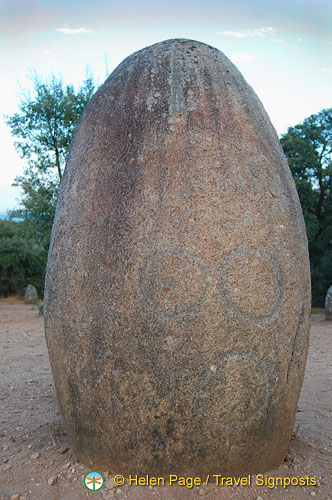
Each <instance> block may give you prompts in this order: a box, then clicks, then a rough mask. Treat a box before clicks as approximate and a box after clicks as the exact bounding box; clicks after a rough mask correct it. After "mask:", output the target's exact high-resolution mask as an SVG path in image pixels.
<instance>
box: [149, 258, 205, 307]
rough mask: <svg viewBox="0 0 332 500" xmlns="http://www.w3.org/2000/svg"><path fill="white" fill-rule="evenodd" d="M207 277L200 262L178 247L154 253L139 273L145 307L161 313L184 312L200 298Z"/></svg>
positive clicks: (195, 305) (203, 295) (199, 300)
mask: <svg viewBox="0 0 332 500" xmlns="http://www.w3.org/2000/svg"><path fill="white" fill-rule="evenodd" d="M207 287H208V276H207V271H206V267H205V264H204V263H203V261H202V260H201V259H200V258H199V257H197V256H195V255H191V254H187V253H185V252H183V251H181V250H177V249H174V250H173V249H172V250H163V251H160V252H157V253H156V254H154V255H153V256H152V257H151V258H150V259H149V260H148V261H147V263H146V265H145V267H144V268H143V269H142V271H141V275H140V288H141V292H142V295H143V297H144V300H145V303H146V304H147V306H148V307H149V308H151V309H153V310H155V311H158V312H159V313H161V314H162V315H166V316H168V315H172V316H174V315H185V314H187V313H190V312H191V311H193V310H194V309H195V308H196V307H197V305H198V304H199V303H200V302H201V301H202V300H203V298H204V297H205V295H206V292H207Z"/></svg>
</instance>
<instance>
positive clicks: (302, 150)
mask: <svg viewBox="0 0 332 500" xmlns="http://www.w3.org/2000/svg"><path fill="white" fill-rule="evenodd" d="M281 144H282V147H283V149H284V153H285V155H286V157H287V160H288V163H289V166H290V169H291V171H292V174H293V177H294V179H295V183H296V187H297V191H298V194H299V198H300V201H301V205H302V210H303V215H304V220H305V224H306V229H307V235H308V241H309V253H310V265H311V280H312V303H313V305H314V306H323V304H324V298H325V294H326V291H327V289H328V288H329V286H331V284H332V108H330V109H323V110H322V111H320V112H319V113H317V114H316V115H311V116H309V117H308V118H306V119H305V120H304V121H303V123H301V124H299V125H296V126H295V127H289V128H288V131H287V133H286V134H284V135H283V136H282V137H281Z"/></svg>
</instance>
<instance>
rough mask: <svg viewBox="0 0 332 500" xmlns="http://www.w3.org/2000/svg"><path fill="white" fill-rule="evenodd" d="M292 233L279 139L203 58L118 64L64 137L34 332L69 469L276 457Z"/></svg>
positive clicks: (239, 82) (294, 248) (292, 342)
mask: <svg viewBox="0 0 332 500" xmlns="http://www.w3.org/2000/svg"><path fill="white" fill-rule="evenodd" d="M309 309H310V277H309V262H308V249H307V239H306V233H305V226H304V222H303V216H302V212H301V207H300V203H299V199H298V196H297V192H296V188H295V184H294V182H293V179H292V176H291V173H290V170H289V168H288V165H287V162H286V159H285V158H284V155H283V152H282V149H281V146H280V143H279V140H278V137H277V134H276V132H275V130H274V129H273V127H272V125H271V123H270V120H269V118H268V116H267V114H266V112H265V110H264V108H263V106H262V104H261V103H260V101H259V100H258V98H257V96H256V95H255V93H254V92H253V90H252V89H251V87H250V86H249V85H248V84H247V83H246V82H245V80H244V79H243V77H242V76H241V74H240V73H239V71H238V70H237V68H236V67H235V66H234V65H233V64H232V63H231V62H230V61H229V60H228V59H227V57H225V56H224V55H223V54H222V53H221V52H220V51H219V50H217V49H215V48H213V47H210V46H209V45H205V44H203V43H200V42H196V41H192V40H186V39H176V40H167V41H164V42H161V43H157V44H156V45H152V46H151V47H147V48H145V49H143V50H140V51H139V52H136V53H134V54H132V55H131V56H129V57H128V58H127V59H125V60H124V61H123V62H122V63H121V64H120V65H119V66H118V67H117V68H116V69H115V70H114V72H113V73H112V74H111V75H110V77H109V78H108V79H107V80H106V82H105V83H104V84H103V85H102V86H101V87H100V88H99V90H98V91H97V92H96V94H95V95H94V96H93V98H92V99H91V101H90V103H89V104H88V106H87V108H86V110H85V112H84V114H83V117H82V119H81V121H80V123H79V126H78V128H77V130H76V133H75V136H74V139H73V142H72V145H71V149H70V153H69V157H68V162H67V166H66V170H65V173H64V177H63V181H62V185H61V190H60V196H59V202H58V206H57V212H56V218H55V223H54V228H53V234H52V241H51V248H50V253H49V260H48V269H47V279H46V297H45V327H46V338H47V344H48V349H49V355H50V360H51V365H52V371H53V376H54V380H55V385H56V391H57V396H58V400H59V403H60V408H61V413H62V417H63V422H64V425H65V427H66V429H67V432H68V436H69V439H70V441H71V444H72V446H73V448H74V449H75V451H76V452H77V454H78V457H79V459H80V460H81V461H82V462H83V463H85V464H86V465H89V466H90V468H94V469H97V470H105V469H108V470H111V471H112V472H114V473H115V472H116V473H123V474H136V473H138V474H150V475H151V474H159V475H160V474H168V473H174V474H204V473H210V474H223V475H225V474H234V475H241V474H246V473H253V472H258V471H260V472H262V471H265V470H268V469H270V468H272V467H274V466H276V465H278V464H280V463H281V462H282V461H283V458H284V455H285V452H286V450H287V447H288V443H289V438H290V435H291V432H292V428H293V424H294V417H295V412H296V406H297V401H298V397H299V393H300V390H301V385H302V381H303V375H304V369H305V362H306V356H307V347H308V331H309V324H308V315H309Z"/></svg>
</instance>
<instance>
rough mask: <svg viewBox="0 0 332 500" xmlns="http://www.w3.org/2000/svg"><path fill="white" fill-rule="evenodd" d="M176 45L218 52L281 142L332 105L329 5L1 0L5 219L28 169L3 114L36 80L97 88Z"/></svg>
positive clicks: (308, 1)
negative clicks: (165, 45) (142, 57)
mask: <svg viewBox="0 0 332 500" xmlns="http://www.w3.org/2000/svg"><path fill="white" fill-rule="evenodd" d="M169 38H189V39H193V40H198V41H201V42H204V43H208V44H209V45H212V46H214V47H216V48H217V49H219V50H221V51H222V52H223V53H224V54H225V55H226V56H227V57H229V58H230V59H231V61H232V62H233V63H235V64H236V65H237V67H238V68H239V70H240V71H241V73H242V74H243V76H244V77H245V79H246V80H247V82H248V83H249V84H250V85H251V86H252V87H253V89H254V90H255V92H256V94H257V95H258V97H259V98H260V99H261V101H262V103H263V105H264V107H265V109H266V111H267V112H268V114H269V116H270V119H271V121H272V123H273V125H274V127H275V128H276V130H277V132H278V134H282V133H285V132H286V131H287V128H288V127H289V126H292V125H296V124H297V123H300V122H301V121H303V120H304V118H306V117H307V116H310V115H311V114H314V113H317V112H318V111H320V110H321V109H324V108H330V107H331V106H332V99H331V89H332V1H331V0H278V1H276V0H251V1H247V0H227V1H226V0H204V1H202V0H200V1H198V0H190V1H189V0H184V1H181V0H168V1H165V0H163V1H159V0H153V1H152V0H151V1H149V0H140V1H137V0H136V1H134V0H122V1H117V2H115V1H113V0H94V1H91V0H56V1H55V0H0V57H1V65H2V71H1V76H0V109H1V114H0V145H1V152H2V162H1V164H0V213H1V212H5V211H6V210H7V209H13V208H16V207H17V206H18V205H19V201H18V199H19V197H20V190H19V189H18V188H14V187H12V186H11V184H12V183H13V180H14V178H15V177H16V176H17V175H20V174H22V171H23V167H24V160H22V159H21V158H20V157H19V155H18V153H17V152H16V151H15V148H14V145H13V143H14V138H13V137H12V136H11V134H10V129H9V127H8V126H7V125H6V124H5V122H4V118H3V116H4V115H9V116H10V115H12V114H14V113H15V112H16V111H18V104H19V95H20V92H21V90H22V89H25V88H29V87H30V86H31V82H30V80H29V78H28V73H29V71H33V70H36V71H37V72H38V73H39V74H40V75H42V76H44V77H46V76H47V75H49V74H51V73H55V74H58V75H59V74H60V75H61V76H62V77H63V79H64V81H65V83H73V84H75V85H78V84H79V83H80V82H82V81H83V79H84V76H85V73H86V68H87V67H89V69H90V71H91V72H92V73H93V75H94V76H95V78H96V79H97V80H98V82H99V84H102V83H103V81H104V80H105V78H106V76H108V74H109V73H110V72H111V71H113V69H114V68H115V67H116V66H117V65H118V64H119V63H120V62H121V61H122V60H123V59H124V58H125V57H127V56H128V55H129V54H131V53H132V52H135V51H137V50H140V49H142V48H144V47H146V46H147V45H152V44H153V43H157V42H160V41H162V40H166V39H169Z"/></svg>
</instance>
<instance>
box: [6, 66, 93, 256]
mask: <svg viewBox="0 0 332 500" xmlns="http://www.w3.org/2000/svg"><path fill="white" fill-rule="evenodd" d="M30 78H31V80H32V83H33V91H32V92H29V91H23V92H22V93H21V96H20V104H19V112H18V113H15V114H14V115H13V116H10V117H8V116H7V117H5V119H6V123H7V124H8V125H9V127H10V128H11V133H12V135H13V136H14V137H16V138H17V141H16V142H15V147H16V150H17V151H18V152H19V154H20V155H21V157H22V158H24V159H25V160H26V161H27V164H26V166H25V169H24V172H23V175H22V176H19V177H16V179H15V182H14V185H15V186H19V187H21V189H22V191H23V196H22V199H21V207H20V208H19V209H18V210H15V211H12V212H11V216H12V217H18V218H20V219H23V222H24V224H23V226H24V230H25V231H26V234H27V235H28V237H29V238H34V239H35V240H36V241H37V242H38V244H39V245H41V246H43V247H44V248H45V249H48V246H49V242H50V234H51V229H52V224H53V220H54V214H55V206H56V201H57V196H58V190H59V186H60V183H61V179H62V174H63V170H64V166H65V162H66V157H67V153H68V150H69V146H70V143H71V140H72V136H73V133H74V129H75V127H76V125H77V123H78V121H79V119H80V117H81V115H82V113H83V110H84V108H85V106H86V104H87V102H88V101H89V100H90V98H91V96H92V93H93V91H94V86H95V85H94V81H93V78H92V77H91V76H87V77H86V79H85V80H84V82H83V84H82V85H81V86H80V87H79V88H78V90H75V88H74V87H73V85H65V84H64V83H63V81H62V79H61V78H60V77H56V76H54V75H51V76H50V77H49V78H47V79H46V80H45V81H43V80H42V78H41V77H39V76H38V75H37V74H36V73H33V74H32V75H31V77H30Z"/></svg>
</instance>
